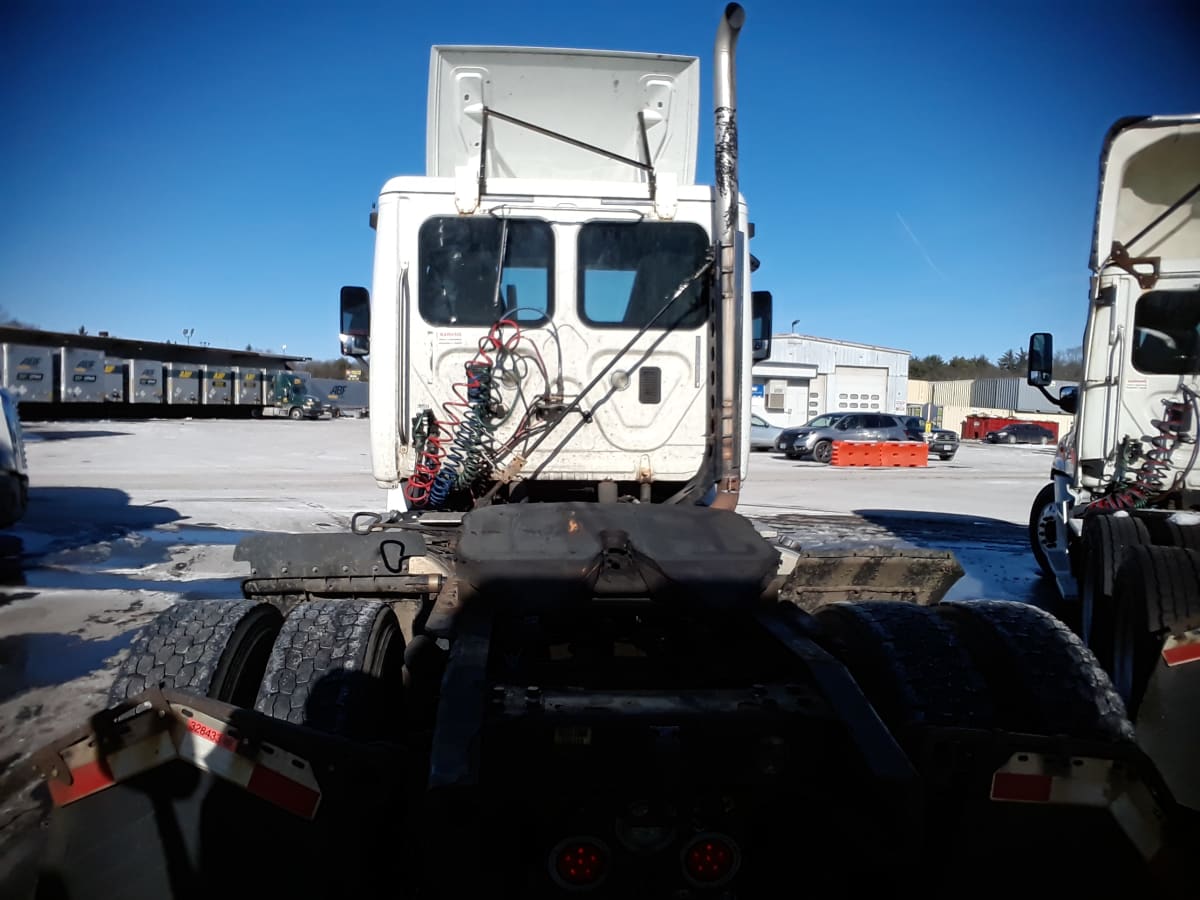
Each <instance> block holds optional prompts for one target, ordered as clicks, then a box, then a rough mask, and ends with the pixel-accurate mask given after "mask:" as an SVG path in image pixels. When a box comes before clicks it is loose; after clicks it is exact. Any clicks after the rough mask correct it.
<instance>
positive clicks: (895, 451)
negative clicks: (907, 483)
mask: <svg viewBox="0 0 1200 900" xmlns="http://www.w3.org/2000/svg"><path fill="white" fill-rule="evenodd" d="M880 457H881V459H880V465H883V466H894V467H900V468H917V467H920V466H927V465H929V445H928V444H926V443H925V442H924V441H904V442H897V441H889V442H885V443H884V444H882V445H881V446H880Z"/></svg>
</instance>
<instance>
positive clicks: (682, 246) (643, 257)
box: [577, 222, 709, 329]
mask: <svg viewBox="0 0 1200 900" xmlns="http://www.w3.org/2000/svg"><path fill="white" fill-rule="evenodd" d="M708 244H709V242H708V235H706V234H705V233H704V229H703V228H701V227H700V226H699V225H694V224H690V223H685V222H590V223H588V224H586V225H584V226H583V227H582V228H581V229H580V230H579V284H578V288H577V290H578V292H579V299H578V302H579V315H580V318H582V319H583V320H584V321H585V322H588V323H589V324H591V325H597V326H600V327H605V326H607V327H611V328H635V329H636V328H641V327H642V326H643V325H645V324H646V323H647V322H649V321H650V320H651V319H652V318H654V315H655V313H657V312H658V311H659V310H660V309H662V307H663V306H664V305H665V304H666V302H667V301H668V300H669V299H670V297H671V295H672V294H673V293H674V292H675V290H676V289H677V288H678V287H679V284H680V282H682V281H683V280H684V279H685V278H687V277H688V276H689V275H691V274H692V273H693V272H694V271H696V269H697V268H698V267H699V266H700V263H701V262H703V260H704V254H705V253H706V252H707V250H708ZM708 283H709V279H708V277H707V276H705V277H702V278H699V279H697V281H696V282H695V283H693V284H692V286H691V287H690V288H689V289H688V290H687V291H686V292H685V293H684V294H683V295H682V296H681V297H680V298H679V299H678V300H676V301H675V302H674V303H673V304H672V306H671V308H670V309H668V310H667V312H666V313H664V314H663V315H662V316H661V317H660V318H659V319H658V320H657V321H656V322H655V323H654V326H653V327H654V328H655V329H666V328H672V327H674V328H697V327H699V326H700V325H703V324H704V321H705V319H706V318H707V316H708Z"/></svg>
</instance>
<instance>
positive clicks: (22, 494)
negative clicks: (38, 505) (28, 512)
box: [0, 472, 29, 528]
mask: <svg viewBox="0 0 1200 900" xmlns="http://www.w3.org/2000/svg"><path fill="white" fill-rule="evenodd" d="M28 505H29V482H28V480H27V479H26V478H25V477H24V476H22V475H21V474H20V473H18V472H5V473H3V474H2V475H0V528H8V527H10V526H12V525H15V524H16V523H17V522H19V521H20V520H21V519H22V518H23V517H24V516H25V509H26V507H27V506H28Z"/></svg>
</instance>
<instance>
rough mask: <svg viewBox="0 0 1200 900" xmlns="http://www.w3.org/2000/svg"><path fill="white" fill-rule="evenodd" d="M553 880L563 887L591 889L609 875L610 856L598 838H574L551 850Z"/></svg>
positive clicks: (551, 874) (550, 861)
mask: <svg viewBox="0 0 1200 900" xmlns="http://www.w3.org/2000/svg"><path fill="white" fill-rule="evenodd" d="M549 863H550V877H551V878H553V879H554V882H555V883H556V884H557V885H558V886H559V887H564V888H567V889H569V890H588V889H589V888H594V887H597V886H599V884H600V883H601V882H602V881H604V877H605V876H606V875H607V874H608V863H609V853H608V847H607V846H605V844H604V842H603V841H601V840H598V839H597V838H593V837H587V836H581V837H572V838H568V839H567V840H565V841H563V842H562V843H560V844H559V845H558V846H557V847H555V848H554V849H553V850H551V851H550V860H549Z"/></svg>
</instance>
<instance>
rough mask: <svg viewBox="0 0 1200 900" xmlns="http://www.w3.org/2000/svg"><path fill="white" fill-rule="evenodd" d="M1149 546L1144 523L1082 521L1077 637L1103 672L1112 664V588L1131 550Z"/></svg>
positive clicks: (1123, 518)
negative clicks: (1081, 639) (1088, 648)
mask: <svg viewBox="0 0 1200 900" xmlns="http://www.w3.org/2000/svg"><path fill="white" fill-rule="evenodd" d="M1149 543H1150V532H1149V531H1148V530H1147V528H1146V523H1145V522H1143V521H1142V520H1141V519H1136V518H1134V517H1133V516H1116V515H1094V516H1088V517H1087V518H1085V519H1084V520H1083V535H1082V537H1081V539H1080V545H1081V546H1082V548H1083V561H1082V565H1081V567H1080V575H1081V578H1080V585H1079V616H1080V626H1079V634H1080V636H1081V637H1082V638H1083V640H1084V643H1086V644H1087V645H1088V647H1090V648H1091V650H1092V652H1093V653H1094V654H1096V659H1098V660H1099V661H1100V665H1101V666H1103V667H1104V669H1105V671H1107V672H1111V671H1112V664H1113V640H1114V637H1113V617H1114V611H1113V596H1112V595H1113V584H1114V582H1115V579H1116V573H1117V569H1119V568H1120V567H1121V563H1122V561H1123V560H1124V559H1125V555H1126V553H1127V552H1128V551H1129V550H1130V549H1131V548H1133V547H1139V546H1142V545H1144V544H1149Z"/></svg>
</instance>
